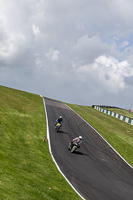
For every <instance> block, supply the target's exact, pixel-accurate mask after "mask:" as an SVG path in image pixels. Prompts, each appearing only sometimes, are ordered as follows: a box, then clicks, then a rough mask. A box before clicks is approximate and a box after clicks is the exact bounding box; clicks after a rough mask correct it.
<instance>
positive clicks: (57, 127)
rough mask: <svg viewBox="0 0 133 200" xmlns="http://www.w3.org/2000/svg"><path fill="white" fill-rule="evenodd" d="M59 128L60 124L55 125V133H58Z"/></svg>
mask: <svg viewBox="0 0 133 200" xmlns="http://www.w3.org/2000/svg"><path fill="white" fill-rule="evenodd" d="M60 127H61V124H60V123H57V124H56V125H55V130H56V132H58V131H59V129H60Z"/></svg>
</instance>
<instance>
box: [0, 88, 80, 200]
mask: <svg viewBox="0 0 133 200" xmlns="http://www.w3.org/2000/svg"><path fill="white" fill-rule="evenodd" d="M44 136H46V121H45V113H44V106H43V100H42V98H40V96H38V95H35V94H31V93H27V92H23V91H19V90H14V89H11V88H7V87H3V86H0V200H7V199H9V200H43V199H44V200H60V199H61V200H62V199H63V200H68V199H69V200H72V199H76V200H78V199H81V198H80V197H79V196H78V195H77V194H76V193H75V192H74V190H73V189H72V188H71V187H70V185H69V184H68V183H67V182H66V180H65V179H64V178H63V177H62V175H61V174H60V173H59V171H58V170H57V168H56V166H55V164H54V162H53V160H52V158H51V156H50V153H49V149H48V143H47V141H46V142H43V138H44Z"/></svg>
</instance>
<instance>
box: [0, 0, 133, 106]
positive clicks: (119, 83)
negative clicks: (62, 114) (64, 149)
mask: <svg viewBox="0 0 133 200" xmlns="http://www.w3.org/2000/svg"><path fill="white" fill-rule="evenodd" d="M0 85H3V86H8V87H12V88H15V89H20V90H23V91H27V92H31V93H35V94H39V95H43V96H46V97H50V98H54V99H58V100H61V101H65V102H68V103H74V104H80V105H89V106H91V105H92V104H96V105H99V104H100V105H111V106H119V107H122V108H127V109H128V108H132V109H133V1H132V0H111V1H110V0H67V1H63V0H19V1H18V0H0Z"/></svg>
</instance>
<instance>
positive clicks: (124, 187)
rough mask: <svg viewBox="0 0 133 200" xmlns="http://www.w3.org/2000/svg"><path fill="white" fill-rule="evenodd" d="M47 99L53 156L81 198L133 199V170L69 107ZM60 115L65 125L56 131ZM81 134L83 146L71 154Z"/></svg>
mask: <svg viewBox="0 0 133 200" xmlns="http://www.w3.org/2000/svg"><path fill="white" fill-rule="evenodd" d="M44 99H45V106H46V110H47V116H48V125H49V134H50V142H51V151H52V154H53V156H54V159H55V160H56V162H57V164H58V165H59V167H60V170H61V171H62V172H63V174H64V175H65V176H66V178H67V179H68V180H69V181H70V183H71V184H72V185H73V186H74V188H75V189H76V190H77V191H78V192H79V193H80V195H81V196H82V197H83V198H84V199H86V200H133V169H132V168H131V167H130V166H129V165H127V163H126V162H125V161H124V160H123V159H122V158H120V156H118V154H117V153H116V152H115V151H114V150H113V149H112V148H111V147H110V146H109V145H108V144H107V143H106V142H105V141H104V140H103V139H102V137H100V136H99V134H98V133H97V132H96V131H95V130H94V129H93V128H92V127H91V126H89V124H87V123H86V122H85V121H84V120H83V119H82V118H80V117H79V116H78V115H77V114H76V113H75V112H73V111H72V110H71V109H70V108H69V107H68V106H66V105H65V104H63V103H62V102H58V101H55V100H51V99H48V98H44ZM60 115H61V116H62V117H63V121H64V122H63V126H62V127H61V129H60V132H56V131H55V128H54V123H55V120H56V119H57V118H58V117H59V116H60ZM79 135H82V137H83V145H82V146H81V148H79V149H77V152H76V153H71V152H70V151H69V150H68V143H69V141H70V140H71V139H73V138H75V137H77V136H79Z"/></svg>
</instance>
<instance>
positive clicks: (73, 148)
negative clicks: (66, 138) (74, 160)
mask: <svg viewBox="0 0 133 200" xmlns="http://www.w3.org/2000/svg"><path fill="white" fill-rule="evenodd" d="M79 147H80V145H78V144H77V143H76V142H73V143H72V142H70V143H69V146H68V150H70V151H71V153H73V152H75V151H76V149H77V148H79Z"/></svg>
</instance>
